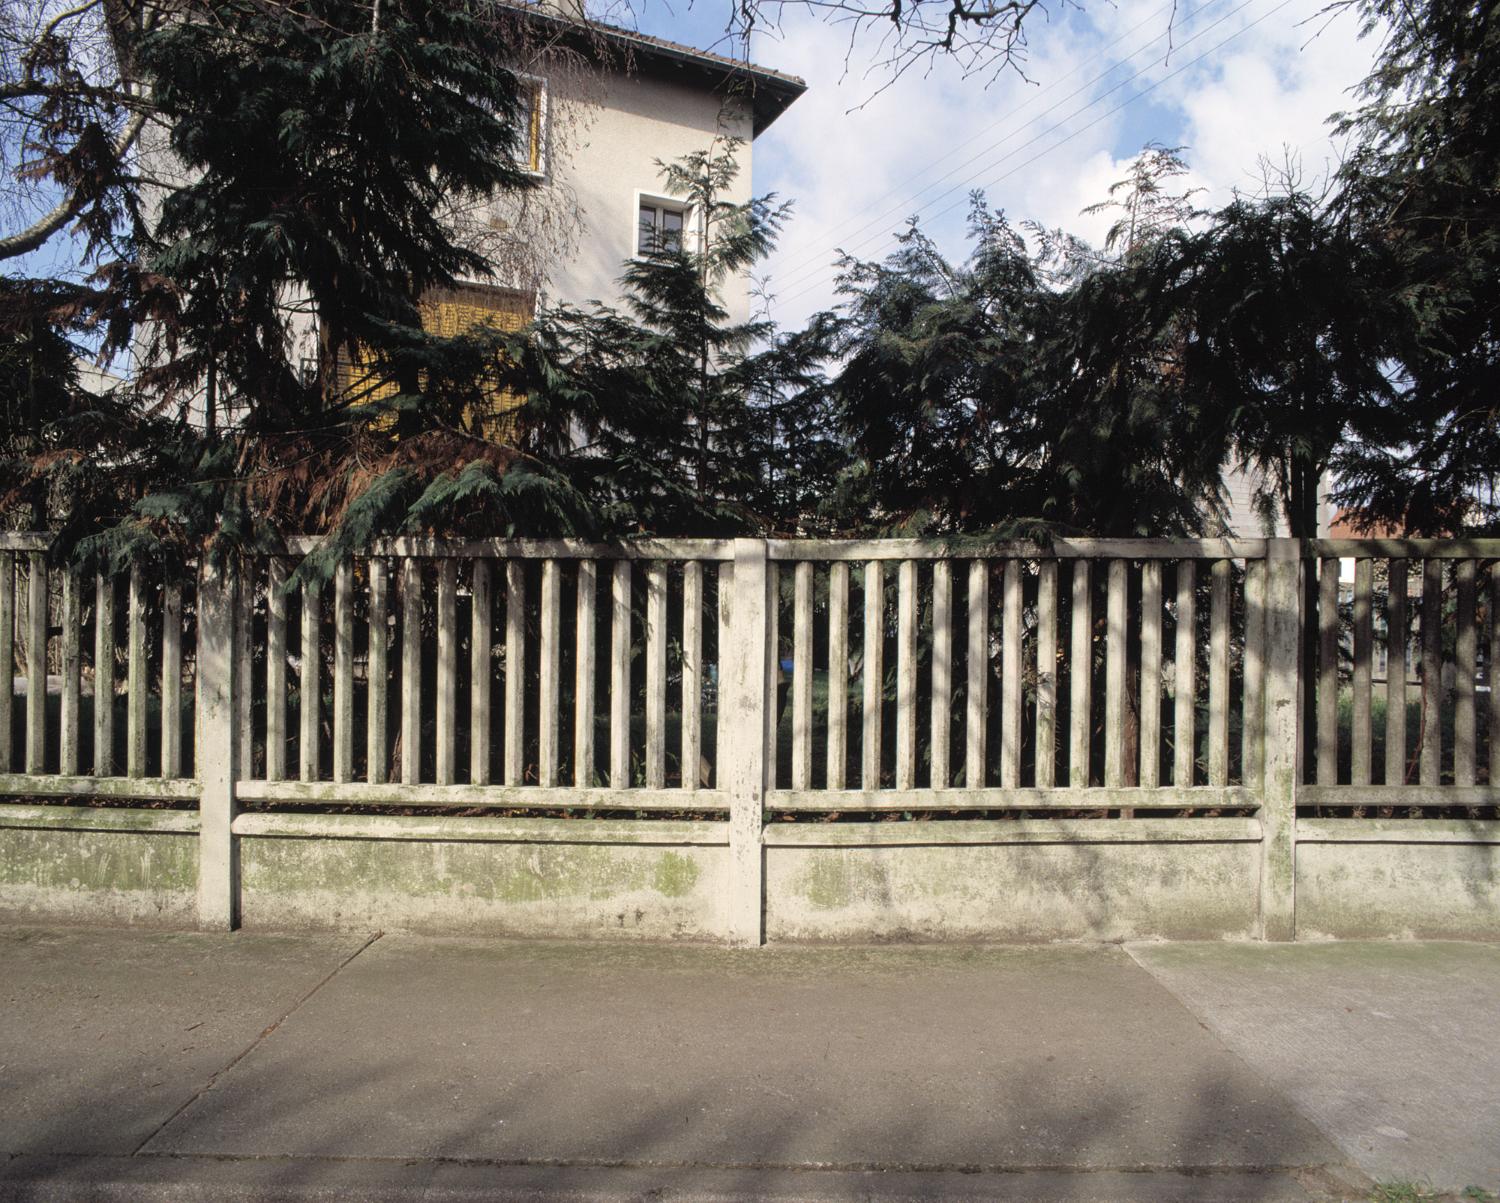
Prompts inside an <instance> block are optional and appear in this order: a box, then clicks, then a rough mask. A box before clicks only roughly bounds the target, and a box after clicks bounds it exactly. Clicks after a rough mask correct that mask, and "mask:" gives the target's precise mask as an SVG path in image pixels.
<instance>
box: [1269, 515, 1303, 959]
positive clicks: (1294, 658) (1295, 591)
mask: <svg viewBox="0 0 1500 1203" xmlns="http://www.w3.org/2000/svg"><path fill="white" fill-rule="evenodd" d="M1302 571H1303V565H1302V541H1301V540H1300V539H1269V540H1267V542H1266V589H1265V615H1266V618H1265V623H1266V625H1265V728H1264V741H1265V742H1264V747H1265V772H1264V775H1263V777H1262V786H1261V807H1260V821H1261V829H1262V836H1261V862H1260V926H1261V938H1262V939H1264V940H1291V939H1294V938H1295V937H1296V932H1297V913H1296V912H1297V865H1296V843H1295V839H1296V826H1297V785H1298V782H1300V781H1301V779H1302V777H1301V774H1302V764H1301V749H1302V738H1301V736H1302V731H1301V725H1302V706H1301V700H1300V692H1301V689H1302V688H1303V687H1304V685H1305V683H1304V682H1303V681H1302V680H1301V675H1302V638H1303V630H1302V627H1303V623H1302Z"/></svg>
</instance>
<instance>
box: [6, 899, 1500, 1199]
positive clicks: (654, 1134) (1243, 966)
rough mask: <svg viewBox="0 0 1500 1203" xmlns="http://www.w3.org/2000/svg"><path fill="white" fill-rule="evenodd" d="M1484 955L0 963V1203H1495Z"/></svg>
mask: <svg viewBox="0 0 1500 1203" xmlns="http://www.w3.org/2000/svg"><path fill="white" fill-rule="evenodd" d="M1497 999H1500V948H1494V947H1488V946H1476V945H1457V944H1425V945H1369V944H1364V945H1333V946H1329V945H1323V946H1287V947H1276V946H1241V945H1235V946H1229V945H1214V946H1206V945H1152V946H1135V947H1129V948H1120V947H1117V946H1090V947H1082V946H1055V947H1046V948H1012V947H985V948H975V947H943V948H931V947H928V948H878V949H846V948H772V949H761V950H746V951H729V950H724V949H716V948H703V947H682V946H674V947H661V946H634V947H633V946H623V945H589V944H506V943H494V942H480V941H468V940H462V941H460V940H436V939H418V938H413V937H398V936H383V937H371V936H363V935H361V936H345V937H336V936H307V937H291V936H266V935H253V934H245V933H240V934H236V935H232V936H212V935H199V934H192V933H147V932H135V931H118V930H97V929H91V930H82V929H18V928H9V929H0V1006H3V1019H0V1097H3V1098H4V1100H5V1106H4V1107H3V1109H0V1150H3V1151H4V1152H5V1153H6V1154H8V1155H9V1158H8V1160H7V1161H6V1162H5V1163H4V1164H3V1166H0V1199H19V1198H26V1199H58V1200H63V1199H66V1200H70V1201H71V1200H76V1199H87V1198H99V1199H116V1198H153V1199H198V1198H206V1199H207V1198H211V1199H225V1198H233V1199H310V1198H355V1199H368V1200H381V1199H391V1200H406V1199H419V1198H420V1199H434V1200H441V1199H481V1198H516V1199H560V1198H561V1199H574V1198H578V1199H584V1198H588V1199H593V1198H603V1199H639V1198H652V1199H662V1198H672V1199H679V1198H680V1199H725V1200H730V1199H765V1198H770V1199H852V1198H861V1199H866V1198H870V1199H901V1198H911V1199H936V1198H949V1199H1017V1200H1019V1199H1036V1200H1047V1201H1053V1200H1055V1201H1058V1203H1062V1201H1070V1203H1072V1201H1080V1200H1094V1199H1097V1200H1109V1201H1111V1203H1123V1201H1128V1200H1136V1199H1139V1200H1162V1201H1165V1200H1174V1201H1175V1200H1182V1201H1189V1200H1236V1201H1237V1200H1246V1201H1249V1200H1255V1201H1258V1203H1271V1201H1280V1200H1303V1201H1306V1200H1335V1199H1350V1200H1354V1199H1363V1198H1366V1197H1367V1196H1368V1194H1369V1189H1370V1182H1371V1180H1372V1179H1380V1180H1386V1179H1395V1178H1400V1179H1405V1180H1411V1181H1418V1182H1427V1183H1430V1184H1432V1185H1434V1186H1436V1187H1441V1188H1443V1189H1446V1190H1451V1191H1457V1190H1459V1189H1461V1188H1463V1187H1465V1186H1468V1185H1471V1184H1473V1185H1477V1186H1480V1187H1485V1188H1488V1189H1489V1190H1492V1191H1493V1190H1496V1189H1500V1040H1497V1039H1496V1037H1495V1020H1496V1018H1497V1014H1500V1006H1497Z"/></svg>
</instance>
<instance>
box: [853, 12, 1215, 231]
mask: <svg viewBox="0 0 1500 1203" xmlns="http://www.w3.org/2000/svg"><path fill="white" fill-rule="evenodd" d="M1208 7H1210V5H1209V4H1201V5H1199V6H1198V8H1196V9H1194V10H1193V12H1191V13H1189V14H1188V17H1189V18H1190V17H1194V16H1197V15H1198V14H1199V13H1201V12H1202V11H1203V10H1204V9H1205V8H1208ZM1174 8H1176V4H1175V3H1171V2H1169V3H1167V4H1164V5H1162V7H1161V8H1159V9H1157V10H1156V12H1154V13H1152V14H1151V15H1150V16H1148V17H1146V18H1145V19H1144V20H1142V21H1140V22H1138V23H1137V24H1135V25H1133V26H1131V27H1130V28H1129V29H1127V30H1126V31H1125V32H1124V33H1123V34H1121V35H1120V36H1119V37H1118V38H1116V39H1115V40H1114V41H1113V42H1112V43H1110V46H1109V47H1106V49H1111V48H1113V47H1115V46H1118V45H1119V44H1120V43H1121V42H1123V41H1125V39H1126V38H1128V37H1130V36H1131V35H1132V34H1134V33H1136V32H1138V31H1139V30H1141V29H1143V28H1145V27H1146V26H1147V25H1149V24H1151V23H1153V22H1155V21H1157V20H1159V19H1160V18H1161V17H1163V16H1165V15H1167V14H1168V13H1171V12H1172V10H1173V9H1174ZM1170 34H1171V30H1170V28H1169V29H1168V30H1166V31H1165V32H1163V33H1159V34H1157V35H1156V36H1155V37H1153V38H1150V39H1149V40H1147V41H1145V42H1143V43H1141V45H1139V46H1137V47H1136V48H1135V49H1134V50H1132V51H1131V52H1130V53H1129V54H1126V55H1124V56H1123V57H1121V58H1120V59H1118V60H1117V61H1116V62H1114V63H1111V64H1110V66H1109V67H1107V68H1106V69H1105V70H1104V71H1102V72H1100V73H1099V74H1098V75H1096V76H1094V77H1093V78H1092V79H1090V80H1088V81H1087V82H1085V83H1084V84H1082V85H1081V86H1080V87H1078V88H1075V89H1074V90H1073V91H1072V92H1069V93H1068V94H1067V95H1066V96H1064V97H1063V98H1062V100H1061V101H1059V102H1058V103H1059V104H1060V103H1063V102H1066V101H1069V100H1071V99H1073V97H1075V96H1077V95H1079V93H1081V92H1085V91H1087V90H1088V89H1089V88H1091V87H1093V86H1094V85H1095V84H1097V83H1098V82H1100V80H1102V79H1104V78H1105V77H1107V76H1108V75H1109V74H1110V73H1111V72H1113V71H1115V70H1116V69H1117V68H1118V67H1120V66H1121V65H1122V64H1123V63H1127V62H1129V61H1130V60H1131V59H1133V58H1135V56H1136V55H1138V54H1140V53H1141V52H1142V51H1143V50H1146V49H1147V48H1149V47H1150V46H1152V45H1154V44H1155V43H1157V42H1159V41H1161V40H1162V38H1164V37H1168V36H1170ZM1103 53H1104V52H1103V51H1101V52H1100V53H1099V54H1097V55H1094V56H1093V57H1092V58H1089V59H1085V60H1084V61H1083V62H1081V63H1079V64H1078V65H1077V66H1076V67H1074V68H1073V69H1072V70H1071V71H1069V72H1067V73H1066V74H1065V75H1061V76H1059V77H1058V78H1057V79H1055V80H1053V81H1052V82H1051V83H1049V84H1047V85H1046V86H1045V87H1043V88H1041V89H1040V90H1039V91H1037V92H1035V93H1033V94H1032V95H1031V96H1030V97H1029V98H1028V99H1027V100H1026V102H1025V103H1024V104H1022V105H1021V106H1020V107H1019V108H1017V109H1014V110H1012V111H1011V113H1010V114H1008V115H1007V118H1006V121H1005V123H1004V124H1009V125H1012V126H1013V125H1015V119H1016V118H1017V117H1018V116H1019V115H1020V114H1021V113H1024V112H1025V111H1026V110H1027V109H1029V108H1030V107H1031V106H1032V105H1033V104H1035V103H1036V102H1037V101H1038V100H1040V99H1041V98H1042V97H1044V96H1046V95H1048V94H1049V93H1051V92H1053V91H1055V90H1056V89H1057V88H1058V87H1060V86H1061V85H1062V84H1064V83H1066V82H1067V81H1068V80H1070V79H1072V78H1073V77H1074V76H1075V75H1077V74H1078V73H1079V72H1080V71H1082V70H1083V69H1084V68H1085V67H1087V66H1088V65H1089V64H1090V63H1092V62H1095V61H1097V60H1098V59H1100V58H1102V57H1103ZM1052 107H1056V106H1055V105H1054V106H1052ZM1051 111H1052V110H1051V108H1047V109H1043V110H1042V113H1041V114H1039V115H1040V116H1045V115H1046V114H1047V113H1048V112H1051ZM1001 124H1002V123H1001V122H995V123H994V124H993V125H991V126H989V127H988V128H986V129H981V130H978V131H976V132H975V133H973V134H971V135H970V136H969V137H967V138H965V139H964V140H963V141H962V142H960V143H958V144H957V145H956V146H954V147H953V148H952V149H950V150H949V151H948V152H947V153H946V154H944V155H942V156H940V157H939V158H936V159H934V160H932V162H930V163H928V164H927V165H926V166H924V167H919V168H918V169H917V170H916V171H913V172H912V173H911V174H910V175H908V176H905V177H904V178H902V179H900V180H897V181H896V182H895V183H894V184H892V185H891V186H890V187H889V188H888V189H886V191H884V192H883V193H881V194H880V195H879V196H877V197H875V198H874V199H873V200H869V201H866V202H865V203H864V204H863V205H861V206H860V207H859V208H858V209H856V210H854V212H853V213H852V214H850V215H849V216H848V217H846V218H845V219H844V220H843V221H842V222H840V223H839V224H838V225H836V226H834V227H833V229H832V230H830V231H829V235H828V236H829V237H831V238H835V239H836V238H838V237H839V236H841V235H842V234H843V232H844V231H845V230H846V229H847V228H848V227H849V226H850V225H852V224H853V223H854V222H855V221H858V220H859V218H860V216H861V215H862V214H865V213H869V212H871V211H872V210H873V209H874V208H875V207H876V206H877V205H881V204H884V203H885V202H886V201H888V200H890V199H891V198H892V197H895V196H901V197H902V198H903V199H902V202H901V204H902V206H903V207H904V206H905V205H906V204H907V203H908V201H909V200H910V199H915V197H920V196H921V195H922V194H923V193H925V192H928V191H930V190H931V189H932V188H934V187H936V186H937V185H938V184H940V183H942V182H943V181H944V180H946V179H947V178H948V177H949V176H951V175H953V174H954V173H955V172H957V171H961V170H962V169H963V168H964V167H966V166H968V164H970V163H972V162H974V160H975V159H977V158H979V157H980V155H982V154H984V153H985V151H988V150H993V149H994V148H995V147H997V146H999V145H1001V144H1002V143H1004V142H1006V141H1007V140H1009V139H1010V138H1012V137H1014V136H1015V134H1016V133H1019V132H1020V131H1019V129H1012V130H1011V132H1010V133H1007V134H1005V135H1004V136H1003V137H1000V138H998V139H996V140H995V141H993V142H991V143H989V144H988V145H987V146H986V147H985V150H983V151H980V155H974V156H972V157H971V158H968V159H965V160H964V161H963V162H962V163H959V164H958V166H957V167H954V168H951V169H950V170H949V171H948V172H947V173H946V174H944V175H942V176H939V177H938V178H937V179H935V180H931V181H930V182H929V183H927V184H925V185H924V186H923V187H922V188H920V189H919V190H918V191H917V192H916V194H915V196H909V195H908V194H907V193H905V191H904V190H905V189H906V188H907V186H908V185H910V184H913V183H915V182H916V181H918V180H920V179H922V178H924V177H926V176H928V175H929V174H930V173H931V172H932V170H933V169H934V168H936V167H938V166H939V165H940V164H942V163H945V162H947V161H948V160H949V159H951V158H953V156H954V155H956V154H958V153H959V152H961V151H962V150H964V149H965V148H967V147H969V146H972V145H973V144H974V143H975V142H978V141H979V140H980V139H981V138H986V137H988V136H989V135H990V134H991V133H993V132H994V131H995V130H996V129H998V128H999V127H1000V125H1001ZM884 218H885V214H884V213H882V214H881V215H880V216H878V217H876V218H875V219H874V220H875V221H876V222H878V221H882V220H884ZM871 224H873V223H872V222H866V223H865V225H862V226H859V227H858V228H856V229H855V230H854V231H853V233H854V234H856V235H857V234H861V233H863V232H864V231H865V230H866V229H868V228H869V226H870V225H871Z"/></svg>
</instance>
